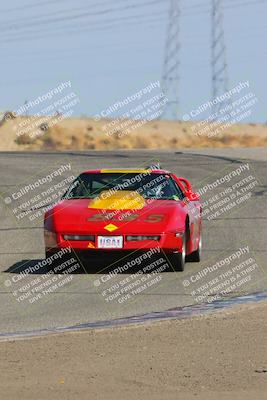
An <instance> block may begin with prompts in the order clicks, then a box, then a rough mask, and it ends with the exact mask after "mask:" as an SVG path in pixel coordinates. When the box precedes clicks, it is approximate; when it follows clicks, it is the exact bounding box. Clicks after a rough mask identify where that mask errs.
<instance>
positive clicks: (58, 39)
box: [0, 0, 267, 123]
mask: <svg viewBox="0 0 267 400" xmlns="http://www.w3.org/2000/svg"><path fill="white" fill-rule="evenodd" d="M222 2H223V7H224V8H223V9H224V28H225V45H226V59H227V64H228V80H229V83H228V88H229V89H231V88H232V87H235V86H236V85H237V84H238V83H239V82H243V81H249V83H250V90H251V91H252V92H253V93H254V94H255V96H256V98H257V100H258V101H257V103H256V105H255V106H254V107H253V110H252V113H251V115H250V117H249V120H248V121H249V122H254V123H255V122H261V123H265V122H266V121H267V115H266V111H267V107H266V106H267V90H266V77H265V76H266V71H267V50H266V45H265V43H266V36H267V22H266V16H267V0H222ZM210 5H211V1H210V0H180V9H181V17H180V43H181V49H180V52H179V59H180V71H179V75H180V83H179V102H180V110H179V114H180V115H181V117H182V116H183V115H184V114H188V113H189V112H190V111H191V110H192V109H195V108H197V107H198V106H199V105H201V104H203V103H205V102H207V101H209V100H210V99H211V98H212V82H211V12H210V9H211V7H210ZM169 7H170V1H169V0H116V1H115V0H113V1H112V0H75V1H74V0H47V1H45V0H9V2H6V1H4V0H0V54H1V62H0V71H1V74H0V90H1V92H0V110H1V111H4V110H17V109H18V108H19V107H20V106H21V105H22V104H24V102H25V100H28V101H30V100H33V99H35V98H37V97H38V96H40V95H42V94H44V93H47V92H48V91H49V90H51V89H52V88H54V87H57V86H58V85H59V84H60V83H61V82H65V81H69V80H70V81H71V87H72V90H73V91H74V92H75V94H76V95H77V96H78V98H79V103H78V104H77V105H76V106H75V109H74V114H75V115H77V116H94V115H96V114H99V113H100V112H101V110H105V109H106V108H107V107H109V106H110V105H112V104H114V103H115V102H116V101H118V100H122V99H124V98H125V97H127V96H129V95H132V94H134V93H136V92H137V91H138V90H140V89H142V88H144V87H146V86H147V85H149V83H151V82H156V81H161V78H162V73H163V61H164V49H165V43H166V34H167V27H168V22H169V16H168V11H169ZM244 122H247V120H245V121H244Z"/></svg>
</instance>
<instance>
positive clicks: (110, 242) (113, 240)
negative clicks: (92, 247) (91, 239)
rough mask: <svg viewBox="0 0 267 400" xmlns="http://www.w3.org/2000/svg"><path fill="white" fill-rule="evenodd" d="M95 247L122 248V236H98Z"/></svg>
mask: <svg viewBox="0 0 267 400" xmlns="http://www.w3.org/2000/svg"><path fill="white" fill-rule="evenodd" d="M97 247H98V248H99V249H122V248H123V236H98V238H97Z"/></svg>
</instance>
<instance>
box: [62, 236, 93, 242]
mask: <svg viewBox="0 0 267 400" xmlns="http://www.w3.org/2000/svg"><path fill="white" fill-rule="evenodd" d="M63 238H64V240H81V241H87V240H90V241H94V240H95V237H94V235H63Z"/></svg>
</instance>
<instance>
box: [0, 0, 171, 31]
mask: <svg viewBox="0 0 267 400" xmlns="http://www.w3.org/2000/svg"><path fill="white" fill-rule="evenodd" d="M162 1H163V0H149V1H146V2H143V3H139V4H128V5H124V6H122V7H119V8H112V7H111V8H106V9H103V10H99V11H93V12H83V13H77V14H74V15H65V16H62V17H56V18H50V19H39V20H35V21H32V22H29V23H28V26H38V28H39V27H40V25H47V24H53V23H58V22H62V21H73V20H80V19H84V18H87V17H90V16H93V17H95V16H102V15H105V14H112V13H116V12H118V11H119V12H121V11H128V10H133V9H136V8H143V7H147V6H150V5H153V4H159V3H161V4H162ZM90 8H91V7H90ZM19 22H21V21H18V22H17V21H13V22H12V21H8V25H7V26H6V27H5V26H3V25H2V28H3V29H2V31H6V30H11V29H15V30H19V29H21V28H22V29H23V28H24V26H25V21H23V22H22V23H20V24H19ZM10 23H13V24H15V25H14V26H13V27H12V26H10Z"/></svg>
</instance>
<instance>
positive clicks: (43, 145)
mask: <svg viewBox="0 0 267 400" xmlns="http://www.w3.org/2000/svg"><path fill="white" fill-rule="evenodd" d="M25 120H26V117H19V118H16V119H10V120H8V121H5V122H4V123H2V124H1V125H0V150H2V151H4V150H69V149H71V150H90V149H92V150H112V149H140V148H143V149H170V148H175V149H177V148H204V147H205V148H207V147H259V146H260V147H266V146H267V125H260V124H240V125H232V126H231V127H230V128H228V129H225V130H224V131H223V132H222V133H221V134H219V135H215V136H212V137H208V136H207V135H205V136H204V135H202V136H197V135H196V134H194V131H193V130H192V126H193V124H192V122H179V121H178V122H173V121H151V122H149V123H147V124H145V125H143V126H142V127H140V128H137V129H135V130H133V131H132V132H131V133H126V132H125V131H123V130H121V129H118V130H117V131H116V132H115V133H113V134H112V135H110V136H108V135H107V134H106V133H105V131H104V129H103V127H104V125H106V124H107V123H110V122H111V121H108V120H101V121H94V120H93V119H90V118H69V119H65V120H63V121H61V122H60V123H57V124H55V125H54V126H50V127H49V129H48V130H44V131H43V130H41V129H40V128H38V129H37V130H38V133H39V135H40V136H38V137H35V138H34V139H32V138H31V137H30V136H29V135H27V134H24V135H21V136H18V135H17V132H18V131H19V129H20V128H19V126H20V124H21V123H22V122H23V121H25ZM31 121H33V122H36V123H37V125H38V118H36V117H31ZM39 125H40V124H39ZM39 125H38V126H39ZM50 125H51V124H50Z"/></svg>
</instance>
